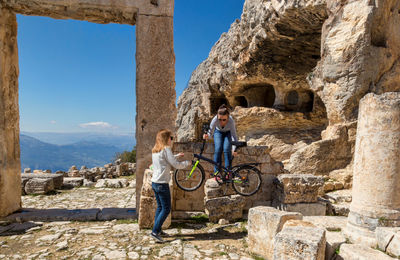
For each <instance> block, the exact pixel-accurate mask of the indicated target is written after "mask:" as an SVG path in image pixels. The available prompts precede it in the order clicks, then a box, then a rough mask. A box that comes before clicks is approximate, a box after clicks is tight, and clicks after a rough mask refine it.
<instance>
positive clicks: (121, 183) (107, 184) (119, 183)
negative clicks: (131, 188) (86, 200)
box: [95, 179, 129, 188]
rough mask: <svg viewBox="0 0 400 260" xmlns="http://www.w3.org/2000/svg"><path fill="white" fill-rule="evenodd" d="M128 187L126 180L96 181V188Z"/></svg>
mask: <svg viewBox="0 0 400 260" xmlns="http://www.w3.org/2000/svg"><path fill="white" fill-rule="evenodd" d="M128 185H129V182H128V180H127V179H100V180H98V181H97V183H96V185H95V187H96V188H124V187H127V186H128Z"/></svg>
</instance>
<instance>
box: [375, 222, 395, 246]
mask: <svg viewBox="0 0 400 260" xmlns="http://www.w3.org/2000/svg"><path fill="white" fill-rule="evenodd" d="M399 232H400V228H398V227H377V228H376V229H375V236H376V241H377V242H378V248H379V249H381V250H383V251H386V249H388V247H389V244H390V243H391V242H392V241H393V240H394V237H395V236H396V234H398V233H399ZM392 249H393V247H392Z"/></svg>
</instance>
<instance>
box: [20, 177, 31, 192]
mask: <svg viewBox="0 0 400 260" xmlns="http://www.w3.org/2000/svg"><path fill="white" fill-rule="evenodd" d="M28 181H29V179H25V178H22V179H21V195H26V193H25V185H26V183H27V182H28Z"/></svg>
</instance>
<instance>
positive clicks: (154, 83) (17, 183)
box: [0, 0, 176, 217]
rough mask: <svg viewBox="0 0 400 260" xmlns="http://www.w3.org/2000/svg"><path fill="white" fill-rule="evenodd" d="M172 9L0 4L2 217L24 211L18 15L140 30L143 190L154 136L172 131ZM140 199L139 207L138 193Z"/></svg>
mask: <svg viewBox="0 0 400 260" xmlns="http://www.w3.org/2000/svg"><path fill="white" fill-rule="evenodd" d="M173 10H174V1H171V0H129V1H123V0H98V1H89V0H76V1H72V2H71V1H57V0H29V1H28V0H13V1H10V0H3V1H0V217H2V216H6V215H8V214H10V213H12V212H15V211H16V210H19V209H20V208H21V188H20V187H21V175H20V173H21V166H20V148H19V147H20V144H19V132H20V131H19V104H18V74H19V68H18V46H17V22H16V14H17V13H19V14H24V15H36V16H47V17H51V18H55V19H75V20H83V21H88V22H94V23H100V24H105V23H119V24H129V25H136V26H137V27H136V97H137V102H136V110H137V115H136V140H137V157H138V158H139V159H138V160H137V163H138V166H137V185H136V191H140V189H141V186H142V179H143V172H144V169H145V168H146V167H147V166H148V164H149V163H150V161H151V152H150V150H151V147H152V145H153V141H154V137H155V134H156V133H157V131H158V130H159V129H160V128H170V129H173V128H174V121H175V116H176V108H175V98H176V93H175V55H174V50H173ZM159 111H163V113H159ZM160 122H162V125H161V123H160ZM136 194H137V195H136V196H137V200H136V201H137V202H139V196H140V192H136ZM137 206H138V205H137Z"/></svg>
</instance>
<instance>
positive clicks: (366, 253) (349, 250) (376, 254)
mask: <svg viewBox="0 0 400 260" xmlns="http://www.w3.org/2000/svg"><path fill="white" fill-rule="evenodd" d="M339 256H340V257H341V258H342V259H352V260H371V259H379V260H394V259H395V258H392V257H390V256H388V255H386V254H385V253H382V252H381V251H379V250H376V249H372V248H370V247H367V246H365V245H359V244H343V245H341V246H340V254H339Z"/></svg>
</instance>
